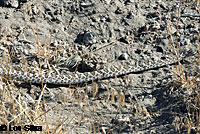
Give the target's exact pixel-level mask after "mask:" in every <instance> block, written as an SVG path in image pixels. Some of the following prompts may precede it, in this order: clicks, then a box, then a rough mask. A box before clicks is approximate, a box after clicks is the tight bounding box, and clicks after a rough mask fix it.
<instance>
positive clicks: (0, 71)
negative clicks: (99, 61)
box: [0, 58, 191, 85]
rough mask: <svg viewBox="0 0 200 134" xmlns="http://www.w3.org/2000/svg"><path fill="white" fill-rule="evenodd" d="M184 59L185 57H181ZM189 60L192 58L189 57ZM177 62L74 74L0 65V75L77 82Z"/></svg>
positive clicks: (19, 78) (36, 81)
mask: <svg viewBox="0 0 200 134" xmlns="http://www.w3.org/2000/svg"><path fill="white" fill-rule="evenodd" d="M180 60H183V58H180ZM189 60H191V59H190V58H189ZM175 63H177V59H176V58H173V59H165V60H158V61H156V62H149V63H147V64H144V65H142V66H141V65H136V66H126V67H125V66H123V67H114V66H112V67H110V68H106V69H101V70H97V71H93V72H85V73H79V72H75V73H74V74H72V75H68V76H66V75H60V74H56V73H54V72H52V73H44V72H42V73H39V72H37V73H33V72H27V71H17V70H14V69H12V68H8V67H0V75H2V76H4V77H6V78H11V79H14V80H19V81H24V82H30V83H39V84H41V83H42V82H43V83H49V84H67V85H68V84H77V83H82V82H88V81H93V80H96V79H104V78H110V77H115V76H119V75H125V74H129V73H138V72H143V71H147V70H151V69H156V68H161V67H164V66H168V65H172V64H175Z"/></svg>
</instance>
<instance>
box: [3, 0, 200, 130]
mask: <svg viewBox="0 0 200 134" xmlns="http://www.w3.org/2000/svg"><path fill="white" fill-rule="evenodd" d="M180 2H181V1H180ZM195 2H196V4H197V5H198V4H199V3H200V1H198V0H195ZM179 10H180V6H179ZM32 30H33V33H34V34H35V35H36V42H37V49H36V53H32V54H33V55H36V56H37V57H38V58H39V59H40V60H39V66H40V68H39V70H40V72H42V71H41V65H40V62H41V59H45V60H46V62H47V64H48V65H49V63H48V60H49V59H50V58H51V57H50V56H51V55H52V54H51V53H50V52H49V43H45V44H44V45H41V43H40V40H39V37H38V35H37V33H38V32H37V27H36V32H35V30H34V28H32ZM2 33H3V38H4V40H5V41H9V40H12V35H9V30H4V31H3V32H2ZM177 33H178V22H177ZM176 40H177V43H176V47H175V46H174V45H173V43H172V42H173V41H172V40H170V45H171V46H172V49H173V51H174V53H176V55H177V59H178V61H179V49H178V48H179V47H178V46H179V45H178V39H177V37H176ZM49 42H51V41H49ZM108 45H110V44H108ZM97 50H98V49H97ZM3 57H4V58H3V59H2V63H4V64H5V63H11V61H10V58H9V55H8V54H7V53H5V54H4V56H3ZM22 59H23V62H24V63H26V60H25V59H24V58H23V55H22ZM8 61H9V62H8ZM24 68H27V64H25V66H24ZM175 78H176V79H175V80H174V81H175V82H174V85H173V88H175V87H176V88H178V89H179V90H182V89H184V88H186V89H187V90H188V91H190V94H189V95H188V94H184V95H185V96H184V97H185V98H186V100H187V101H184V103H185V105H186V107H187V113H185V114H184V115H181V116H177V117H176V118H175V120H174V125H175V127H176V128H177V130H179V131H181V129H182V128H183V127H186V128H187V131H188V133H191V129H195V130H196V131H199V130H200V125H199V123H200V111H199V109H200V94H199V86H200V83H199V80H198V79H199V74H198V75H197V76H194V77H193V78H192V79H190V80H188V79H186V78H187V77H186V76H185V73H184V69H183V67H182V65H181V63H180V61H179V63H178V67H177V75H176V77H175ZM41 85H42V87H41V89H42V90H41V93H40V95H39V98H38V99H37V101H35V100H34V99H33V98H31V97H30V96H27V95H28V94H24V93H23V92H24V91H23V90H22V89H21V88H20V87H17V86H16V85H15V84H14V82H12V80H9V81H7V80H6V79H4V78H3V77H2V78H1V79H0V124H6V125H7V126H8V125H12V126H23V125H35V126H43V132H41V133H66V132H68V133H73V132H75V131H77V132H78V131H80V130H78V127H80V126H82V124H84V125H85V126H87V127H88V128H89V130H88V132H89V133H92V132H93V133H100V122H101V123H102V122H105V121H104V119H103V116H102V115H98V113H97V108H98V107H97V104H95V103H98V102H97V101H96V99H95V98H96V97H97V95H98V90H99V87H98V85H97V84H95V83H93V85H92V86H86V87H85V90H84V91H83V90H81V89H79V87H78V86H77V87H74V88H73V87H71V85H70V88H69V89H66V94H63V95H62V98H61V102H62V103H63V106H69V107H71V109H70V108H68V109H67V113H62V112H61V113H60V116H58V117H57V119H58V120H56V121H55V122H53V123H54V124H53V125H52V124H50V123H49V122H50V121H49V119H48V118H49V115H48V114H49V112H50V111H52V110H55V111H56V110H58V111H62V110H63V111H66V109H65V108H63V109H61V108H60V107H59V106H56V105H55V106H53V107H50V106H48V105H47V104H46V102H45V95H44V94H45V90H46V89H47V87H46V85H45V84H43V83H41ZM34 88H35V87H34ZM88 94H92V97H90V98H89V96H88ZM115 98H117V100H116V99H115ZM135 98H136V99H137V97H136V96H135ZM89 99H94V103H91V102H92V101H89ZM105 100H106V103H107V104H108V105H109V106H110V107H111V111H112V113H114V112H116V115H115V120H114V122H115V121H116V119H117V116H118V115H119V113H120V111H121V109H122V108H124V107H126V104H125V94H124V93H123V92H121V91H120V92H117V91H116V90H115V89H114V88H112V87H108V88H107V96H106V98H105ZM41 102H42V103H41ZM136 102H139V100H136ZM131 103H132V109H135V110H136V111H135V117H136V118H137V117H143V119H146V118H150V117H151V116H150V113H149V112H148V110H147V108H146V107H145V106H144V105H136V104H135V102H134V101H132V102H131ZM112 104H117V106H118V108H117V111H116V110H115V109H112V106H111V105H112ZM51 123H52V122H51ZM113 124H115V123H113ZM117 125H119V124H117ZM117 125H112V126H111V127H110V128H108V129H104V128H102V131H103V132H105V133H106V132H107V133H112V130H113V129H114V128H115V127H119V126H117ZM64 128H65V130H63V129H64ZM23 132H24V131H23ZM24 133H25V132H24ZM29 133H32V132H29ZM39 133H40V132H39Z"/></svg>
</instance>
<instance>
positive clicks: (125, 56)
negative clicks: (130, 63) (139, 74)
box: [118, 53, 129, 60]
mask: <svg viewBox="0 0 200 134" xmlns="http://www.w3.org/2000/svg"><path fill="white" fill-rule="evenodd" d="M128 57H129V56H128V54H127V53H123V54H121V55H120V56H119V58H118V59H119V60H127V59H128Z"/></svg>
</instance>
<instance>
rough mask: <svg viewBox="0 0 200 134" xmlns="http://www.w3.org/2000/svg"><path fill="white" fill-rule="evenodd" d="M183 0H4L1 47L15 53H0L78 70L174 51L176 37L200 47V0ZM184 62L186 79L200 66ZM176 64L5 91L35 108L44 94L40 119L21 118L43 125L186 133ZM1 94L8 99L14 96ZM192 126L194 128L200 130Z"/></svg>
mask: <svg viewBox="0 0 200 134" xmlns="http://www.w3.org/2000/svg"><path fill="white" fill-rule="evenodd" d="M179 4H180V3H179V1H175V0H163V1H154V0H151V1H136V0H95V1H92V0H89V1H85V0H81V1H78V0H72V1H67V0H60V1H58V0H51V1H50V0H3V1H0V6H1V7H0V28H1V29H0V30H1V33H0V34H1V35H0V41H1V44H0V52H1V57H3V56H4V52H5V53H6V54H7V55H9V57H10V58H8V57H7V58H1V59H2V60H3V61H4V62H6V63H8V61H7V60H9V64H11V63H12V66H16V65H17V66H20V67H22V68H24V66H25V67H27V66H28V67H33V68H34V69H36V70H39V68H40V66H41V68H42V70H50V69H52V70H55V69H58V70H59V71H60V72H61V73H67V74H68V73H70V74H73V72H74V71H75V70H78V71H79V72H86V71H93V70H98V69H101V68H104V67H109V66H111V65H114V66H120V65H123V66H127V65H135V64H138V63H139V64H142V63H144V62H147V61H155V60H157V59H161V58H162V59H165V58H166V57H173V58H174V57H175V54H174V51H173V48H172V46H171V45H170V44H171V43H172V44H174V45H175V46H176V44H177V42H176V41H178V44H179V50H180V53H181V54H183V55H184V54H186V53H187V54H188V53H194V52H195V51H196V50H197V49H198V48H199V47H198V45H199V41H200V37H199V32H200V8H199V4H200V2H199V1H183V2H182V3H181V6H180V8H179ZM179 10H180V16H179ZM177 22H178V23H177ZM177 25H178V31H177ZM176 37H177V39H176ZM171 40H172V41H171ZM5 59H6V60H5ZM2 64H3V63H2ZM77 65H78V67H77ZM183 69H184V72H185V73H186V75H187V77H188V79H190V78H193V77H194V76H196V75H197V73H198V72H199V66H198V65H197V64H196V63H195V64H192V65H191V64H183ZM176 72H177V70H176V66H175V65H173V66H169V67H164V68H160V69H156V70H151V71H147V72H141V73H137V74H129V75H126V76H123V77H119V78H112V79H105V80H98V81H96V82H90V83H84V84H82V85H71V86H70V87H69V86H59V85H58V86H56V85H34V84H33V85H30V84H26V83H20V84H19V83H17V84H16V82H14V83H15V84H11V85H10V84H8V83H6V82H1V85H3V86H1V87H2V90H1V91H0V92H1V94H3V93H2V92H3V91H5V90H4V89H3V88H5V87H6V88H8V89H9V90H10V89H13V92H14V96H15V97H17V96H22V98H23V99H22V100H23V101H25V102H27V105H28V106H27V107H28V108H29V109H31V107H34V108H35V107H37V106H38V102H41V103H39V104H41V105H40V106H41V107H43V108H38V109H40V110H39V111H37V112H36V111H35V113H38V115H40V116H39V117H38V118H40V121H38V120H33V119H32V121H31V119H27V118H26V116H25V117H20V119H21V121H17V123H19V124H23V123H31V124H35V125H42V126H43V130H44V132H46V131H50V132H52V133H53V132H57V133H58V132H59V131H60V132H63V133H120V134H121V133H124V134H125V133H170V134H173V133H187V132H188V130H187V127H186V126H184V123H183V124H182V125H180V124H181V122H179V121H177V120H178V117H181V115H182V114H183V113H187V112H186V111H185V105H184V101H181V99H180V98H181V97H180V98H179V97H177V92H176V93H175V90H177V88H174V87H176V86H175V84H174V83H175V82H174V81H175V80H177V79H176V77H175V76H176V75H175V74H176ZM10 87H12V88H10ZM42 89H44V90H42ZM42 91H44V94H43V92H42ZM41 94H42V96H43V97H44V100H45V104H43V105H42V103H44V100H43V101H42V98H41ZM8 96H9V95H8ZM27 96H28V97H27ZM0 98H1V97H0ZM3 98H4V97H2V98H1V101H2V102H4V101H5V102H7V101H8V100H4V99H3ZM183 98H184V97H183ZM38 100H39V101H38ZM16 107H17V106H16ZM34 108H32V109H34ZM44 113H45V114H44ZM36 117H37V116H36ZM25 118H26V119H25ZM11 119H12V118H11V117H9V118H7V120H8V122H9V121H10V120H11ZM25 120H26V121H25ZM0 122H1V123H5V122H4V121H3V120H0ZM177 122H178V123H177ZM183 122H184V121H183ZM12 123H13V122H12ZM15 123H16V122H14V124H15ZM46 124H48V126H47V125H46ZM194 126H195V125H194ZM194 126H192V127H191V128H190V129H191V132H194V133H196V132H197V129H196V128H195V127H194Z"/></svg>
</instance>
